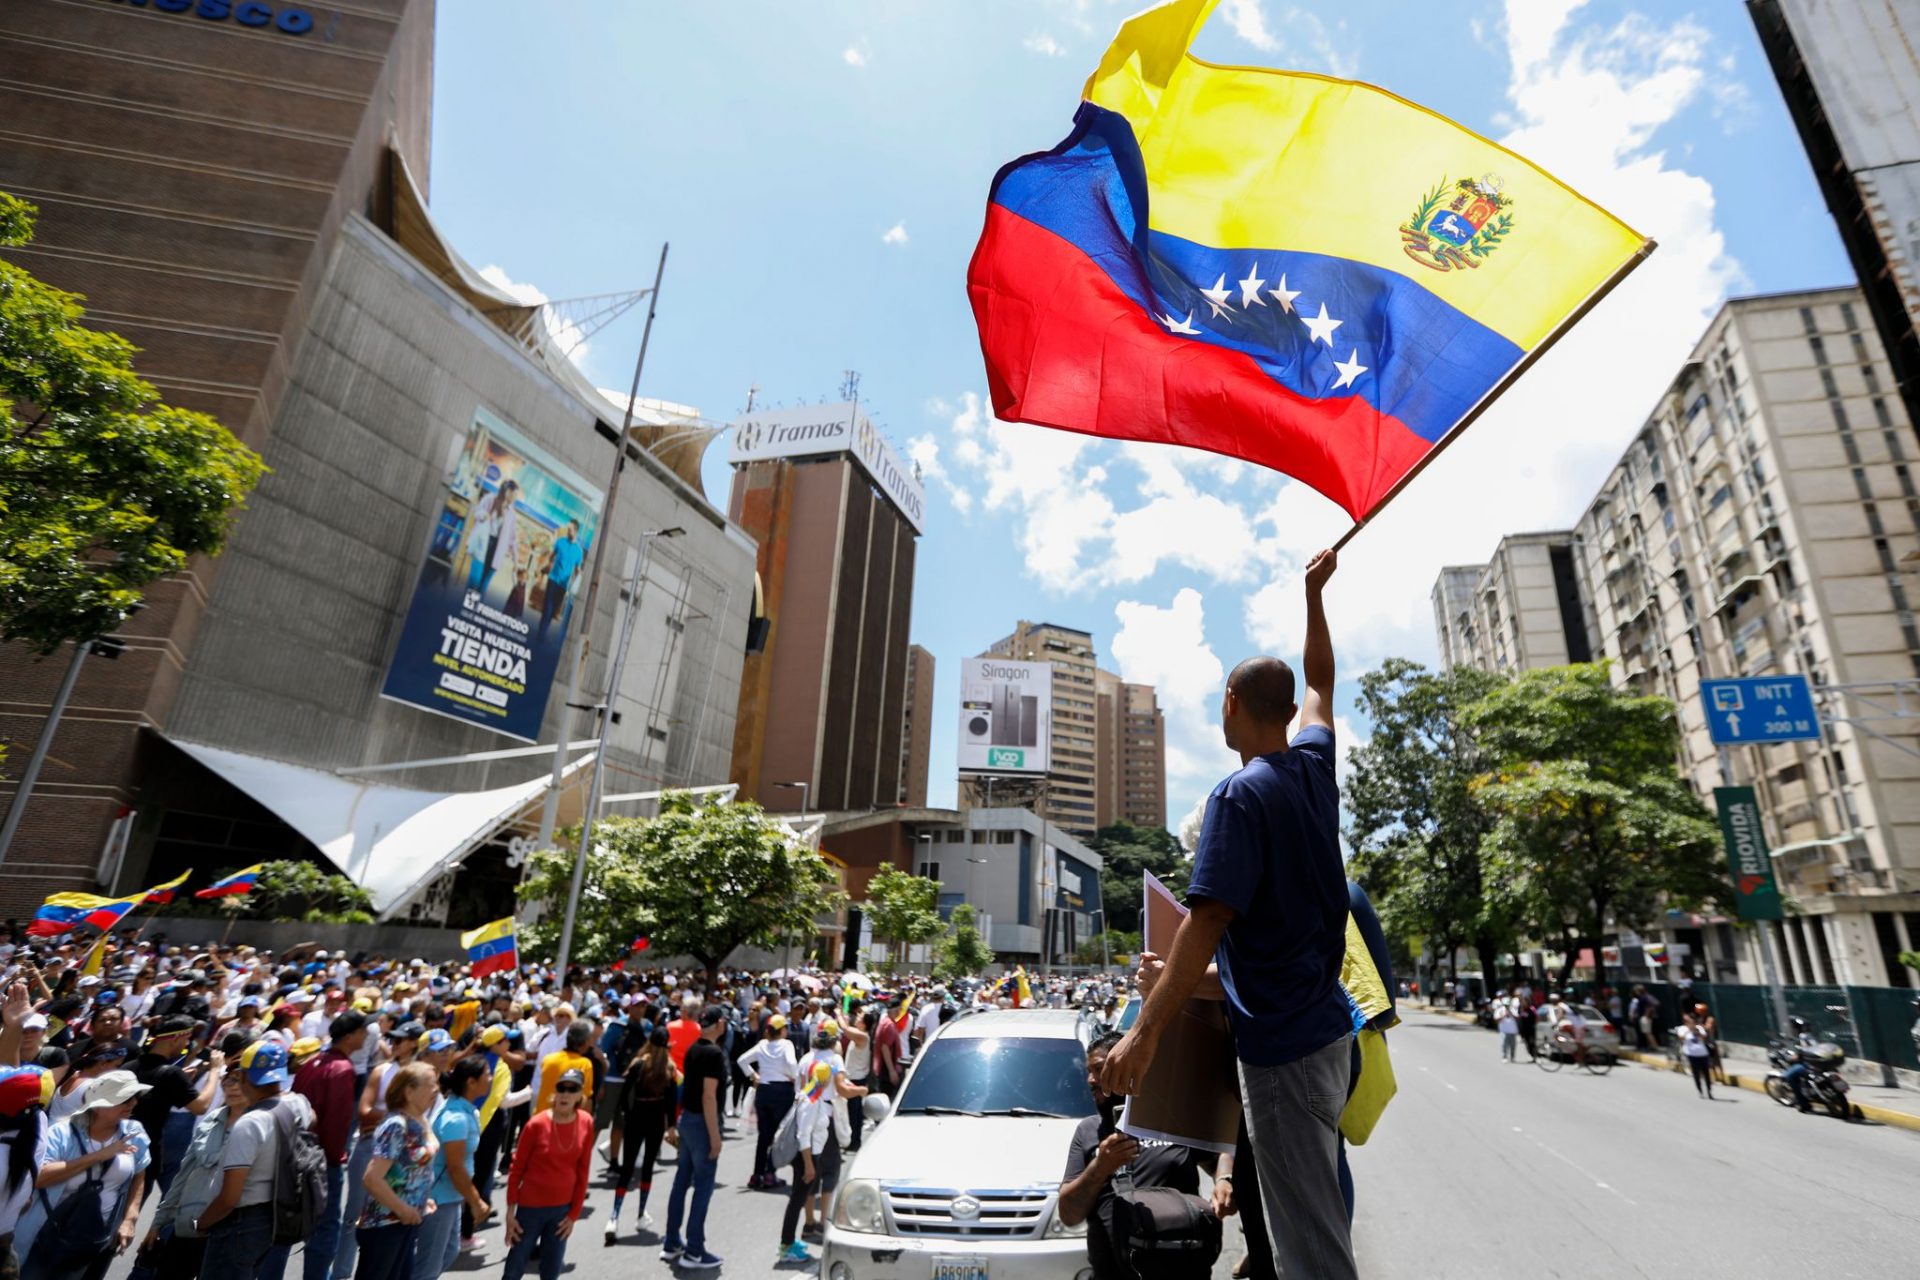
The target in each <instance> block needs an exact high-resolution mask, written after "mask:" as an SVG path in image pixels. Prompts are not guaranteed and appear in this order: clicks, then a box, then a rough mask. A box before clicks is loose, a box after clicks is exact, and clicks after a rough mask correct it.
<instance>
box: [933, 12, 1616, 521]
mask: <svg viewBox="0 0 1920 1280" xmlns="http://www.w3.org/2000/svg"><path fill="white" fill-rule="evenodd" d="M1217 3H1218V0H1172V2H1171V3H1167V4H1162V5H1159V6H1158V7H1156V8H1153V9H1149V10H1147V11H1146V12H1144V13H1142V14H1140V15H1138V16H1136V17H1134V18H1132V19H1129V20H1128V21H1127V22H1125V23H1124V24H1122V26H1121V28H1120V32H1119V34H1118V36H1116V38H1115V40H1114V43H1113V45H1112V47H1111V48H1109V49H1108V50H1107V52H1106V55H1105V56H1104V57H1103V58H1102V59H1101V62H1100V66H1099V68H1098V69H1097V70H1096V71H1095V72H1094V73H1093V75H1092V77H1091V78H1090V79H1089V80H1088V81H1087V85H1086V90H1085V93H1084V98H1085V101H1083V102H1082V103H1081V105H1080V108H1079V112H1078V114H1077V115H1076V116H1075V127H1074V130H1073V132H1072V133H1071V134H1070V135H1068V137H1067V139H1066V140H1065V141H1064V142H1062V143H1061V144H1060V145H1059V146H1057V147H1055V148H1054V149H1053V150H1052V151H1048V152H1042V153H1039V154H1036V155H1030V156H1026V157H1023V158H1022V159H1019V160H1015V161H1014V162H1013V163H1011V164H1009V165H1007V166H1006V167H1005V168H1003V169H1002V170H1001V171H1000V172H999V174H998V175H997V176H996V177H995V178H994V182H993V188H992V191H991V194H990V195H989V197H988V201H989V202H988V205H987V218H986V226H985V228H984V230H983V231H982V233H981V237H980V243H979V247H978V248H977V249H976V250H975V251H974V255H973V261H972V264H971V265H970V267H969V269H968V273H967V288H968V293H969V295H970V297H971V299H972V303H973V310H974V318H975V320H976V322H977V324H978V326H979V330H980V346H981V351H982V354H983V355H984V356H985V358H986V367H987V380H988V386H989V388H990V390H991V391H992V395H993V405H994V410H995V412H996V413H997V414H998V415H999V416H1000V417H1002V418H1005V419H1009V420H1012V421H1018V422H1031V423H1036V424H1038V425H1040V426H1047V427H1058V428H1061V429H1064V430H1068V431H1079V432H1084V433H1087V434H1090V435H1097V436H1107V437H1111V438H1117V439H1128V440H1151V441H1158V442H1163V443H1168V444H1178V445H1186V446H1190V447H1192V448H1196V449H1208V450H1211V451H1213V452H1215V453H1221V454H1226V455H1229V456H1231V457H1236V458H1244V459H1246V460H1247V461H1249V462H1255V463H1259V464H1260V465H1262V466H1268V467H1272V468H1274V469H1275V470H1278V471H1283V472H1285V473H1286V474H1288V475H1291V476H1294V477H1296V478H1298V479H1300V480H1303V481H1305V482H1306V483H1307V484H1309V485H1311V486H1312V487H1313V488H1315V489H1318V490H1319V491H1320V492H1321V493H1323V494H1325V495H1326V496H1327V497H1329V498H1331V499H1333V501H1335V502H1337V503H1339V504H1340V505H1341V506H1342V507H1344V508H1345V509H1346V510H1347V512H1348V513H1349V514H1350V515H1352V516H1353V517H1354V519H1355V520H1356V521H1360V522H1364V521H1365V520H1366V519H1367V518H1368V517H1369V516H1370V515H1371V514H1372V513H1373V512H1374V511H1375V510H1376V509H1377V508H1378V507H1379V506H1380V505H1381V504H1382V503H1384V502H1385V501H1386V499H1388V498H1389V497H1391V496H1392V495H1393V493H1394V492H1395V491H1396V490H1397V487H1398V486H1399V485H1401V484H1402V483H1404V481H1405V480H1406V479H1408V478H1410V477H1411V473H1413V472H1414V471H1415V470H1416V469H1417V468H1418V467H1419V466H1420V465H1421V464H1422V462H1423V461H1424V460H1425V459H1427V458H1428V456H1429V455H1430V454H1432V453H1434V452H1436V451H1437V450H1438V449H1439V448H1440V447H1441V446H1442V445H1443V444H1444V443H1445V442H1446V441H1447V440H1448V438H1449V436H1450V435H1451V434H1452V433H1454V432H1455V431H1456V430H1457V429H1459V428H1461V427H1463V426H1465V425H1467V424H1468V423H1469V422H1470V421H1471V420H1472V419H1473V418H1474V417H1475V416H1477V415H1478V413H1479V412H1480V410H1482V409H1484V408H1485V406H1486V404H1488V403H1490V402H1491V399H1492V398H1493V397H1494V396H1495V395H1497V393H1498V392H1499V391H1500V390H1503V389H1504V387H1505V386H1506V384H1507V383H1508V382H1509V381H1511V379H1512V378H1513V377H1515V376H1517V375H1518V374H1519V372H1520V371H1521V370H1522V369H1523V368H1524V367H1525V365H1526V364H1527V363H1529V362H1530V361H1531V360H1532V359H1533V358H1535V357H1537V355H1538V354H1539V353H1540V352H1541V351H1543V350H1544V349H1545V347H1546V346H1547V345H1550V344H1551V342H1552V340H1553V339H1554V338H1556V337H1557V336H1558V335H1559V334H1560V333H1561V332H1562V331H1564V329H1565V328H1567V327H1568V326H1569V325H1570V324H1571V323H1572V321H1573V320H1574V319H1576V318H1577V317H1578V316H1579V315H1582V314H1584V313H1585V310H1586V308H1587V307H1589V306H1591V305H1592V304H1593V303H1594V302H1595V301H1597V300H1598V298H1599V297H1600V296H1601V295H1602V294H1604V293H1605V291H1606V290H1607V289H1608V288H1610V287H1612V285H1614V284H1616V283H1618V281H1619V280H1620V279H1622V278H1624V276H1625V274H1626V273H1627V271H1629V270H1630V269H1631V268H1632V267H1633V266H1634V265H1637V263H1638V262H1639V261H1641V260H1642V259H1643V258H1644V257H1645V256H1646V255H1647V254H1648V253H1649V252H1651V250H1652V248H1653V245H1652V242H1651V241H1649V240H1647V239H1646V237H1644V236H1642V235H1640V234H1639V233H1637V232H1635V231H1633V230H1632V229H1631V228H1629V227H1627V226H1626V225H1625V224H1624V223H1622V222H1621V221H1620V220H1619V219H1617V218H1615V217H1614V216H1613V215H1611V214H1609V213H1608V212H1607V211H1606V210H1604V209H1602V208H1600V207H1599V206H1598V205H1595V204H1593V203H1592V202H1590V201H1588V200H1586V199H1585V198H1583V197H1582V196H1580V195H1579V194H1578V193H1577V192H1575V191H1573V190H1572V189H1570V188H1568V187H1567V186H1566V185H1565V184H1563V183H1561V182H1560V181H1559V180H1557V179H1555V178H1554V177H1553V176H1552V175H1551V174H1548V173H1546V172H1544V171H1543V170H1541V169H1539V168H1537V167H1536V166H1535V165H1533V164H1531V163H1530V162H1528V161H1527V160H1525V159H1523V158H1522V157H1520V156H1518V155H1515V154H1514V153H1513V152H1511V151H1508V150H1507V149H1506V148H1504V147H1502V146H1500V145H1498V144H1497V143H1494V142H1490V141H1488V140H1487V139H1485V138H1482V137H1480V136H1479V135H1477V134H1475V133H1473V132H1471V131H1470V130H1468V129H1465V128H1462V127H1461V126H1460V125H1457V124H1455V123H1453V122H1452V121H1451V120H1448V119H1446V118H1444V117H1442V116H1439V115H1436V114H1435V113H1433V112H1431V111H1428V110H1426V109H1425V108H1423V107H1419V106H1416V105H1414V104H1413V103H1411V102H1407V101H1405V100H1403V99H1401V98H1398V97H1395V96H1394V95H1393V94H1391V93H1388V92H1386V91H1385V90H1382V89H1377V88H1374V87H1373V86H1371V85H1366V84H1358V83H1355V82H1352V81H1347V80H1333V79H1328V78H1327V77H1324V76H1317V75H1308V74H1305V73H1301V72H1287V71H1276V70H1269V69H1265V68H1258V67H1226V66H1215V65H1212V64H1210V63H1205V62H1201V61H1199V60H1198V59H1196V58H1194V57H1193V56H1192V54H1191V53H1190V52H1188V48H1189V46H1190V45H1191V43H1192V41H1193V37H1194V35H1195V33H1196V32H1197V31H1198V30H1199V28H1200V26H1201V24H1202V23H1204V22H1205V21H1206V19H1207V16H1208V15H1209V14H1210V13H1211V12H1212V10H1213V8H1214V5H1215V4H1217Z"/></svg>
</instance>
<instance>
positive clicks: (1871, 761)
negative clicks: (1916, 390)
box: [1573, 288, 1920, 985]
mask: <svg viewBox="0 0 1920 1280" xmlns="http://www.w3.org/2000/svg"><path fill="white" fill-rule="evenodd" d="M1916 458H1920V437H1916V434H1915V432H1914V427H1913V424H1912V422H1910V421H1909V419H1908V416H1907V413H1906V410H1905V408H1904V406H1903V404H1902V401H1901V399H1900V397H1899V396H1898V394H1897V393H1896V391H1895V387H1894V382H1893V377H1892V372H1891V369H1890V367H1889V364H1888V361H1887V356H1886V353H1885V349H1884V347H1883V346H1882V344H1881V342H1880V338H1879V335H1878V333H1877V332H1876V331H1875V328H1874V325H1873V319H1872V316H1871V315H1870V314H1869V312H1868V310H1867V308H1866V305H1865V302H1864V300H1863V297H1862V295H1861V293H1860V291H1859V290H1857V289H1853V288H1843V289H1823V290H1815V291H1808V292H1798V293H1787V294H1779V295H1773V296H1767V297H1754V298H1741V299H1735V300H1733V301H1730V302H1728V303H1727V304H1726V305H1725V306H1724V307H1723V308H1722V309H1721V311H1720V313H1719V314H1718V315H1717V316H1716V317H1715V318H1714V320H1713V322H1712V323H1711V324H1710V325H1709V326H1708V328H1707V331H1706V334H1705V336H1704V337H1702V338H1701V340H1700V342H1699V344H1698V346H1696V347H1695V349H1694V351H1693V353H1692V355H1691V357H1690V358H1689V359H1688V361H1687V362H1686V364H1685V366H1684V367H1683V368H1682V369H1681V371H1680V373H1679V375H1678V376H1677V377H1676V378H1675V379H1674V381H1673V383H1672V385H1671V387H1670V388H1669V389H1668V391H1667V393H1666V394H1665V395H1664V396H1663V397H1662V399H1661V401H1660V403H1659V405H1658V406H1657V407H1656V408H1655V410H1654V412H1653V414H1652V416H1651V417H1650V418H1649V420H1648V421H1647V423H1646V425H1645V426H1644V427H1643V428H1642V430H1641V431H1640V433H1639V435H1638V436H1637V437H1636V438H1635V439H1634V441H1633V443H1632V444H1631V445H1630V446H1629V448H1628V449H1627V451H1626V453H1625V455H1624V456H1623V457H1622V458H1621V459H1620V462H1619V464H1618V465H1617V466H1616V467H1615V468H1614V469H1613V471H1612V473H1611V474H1610V475H1609V476H1608V478H1607V481H1606V483H1605V485H1604V486H1603V487H1602V488H1601V490H1600V492H1599V493H1598V494H1597V495H1596V496H1595V498H1594V499H1593V502H1592V503H1591V505H1590V506H1589V507H1588V509H1587V511H1586V513H1585V514H1584V515H1583V516H1582V517H1581V518H1580V521H1579V523H1578V526H1577V527H1576V529H1575V531H1574V542H1573V546H1574V550H1575V551H1576V553H1577V555H1578V564H1579V569H1580V574H1581V577H1582V581H1583V586H1584V590H1585V593H1586V595H1587V598H1588V599H1589V600H1590V601H1591V606H1592V609H1593V612H1594V615H1595V619H1596V623H1597V626H1596V630H1595V635H1596V638H1597V640H1598V646H1597V647H1598V648H1599V650H1600V656H1604V657H1606V658H1608V659H1610V660H1612V663H1613V675H1614V679H1615V681H1616V682H1618V683H1619V684H1620V685H1622V686H1625V687H1630V688H1634V689H1639V690H1643V691H1646V692H1650V693H1659V694H1662V695H1664V696H1666V697H1669V698H1671V699H1673V700H1674V701H1675V702H1676V703H1677V704H1678V706H1679V708H1680V722H1681V728H1682V736H1683V745H1682V767H1683V768H1684V769H1685V771H1686V772H1687V774H1688V776H1689V777H1690V778H1691V780H1692V781H1693V784H1694V785H1695V787H1696V788H1697V789H1698V790H1699V792H1700V794H1701V795H1702V796H1703V797H1705V798H1706V799H1708V800H1709V802H1711V798H1712V795H1713V789H1714V788H1715V787H1719V786H1752V787H1754V788H1755V790H1756V793H1757V795H1758V798H1759V800H1760V803H1761V806H1762V809H1763V811H1764V813H1765V815H1766V819H1765V820H1766V827H1767V831H1766V835H1767V838H1768V842H1769V844H1770V846H1771V848H1772V853H1773V859H1774V867H1775V871H1776V874H1777V875H1778V877H1779V879H1780V883H1781V887H1782V890H1783V892H1785V893H1786V894H1788V895H1790V896H1791V898H1792V899H1793V900H1794V901H1795V902H1797V904H1798V907H1799V911H1798V912H1797V913H1793V912H1790V913H1789V916H1788V918H1787V919H1786V920H1785V921H1783V922H1781V923H1779V924H1775V925H1772V926H1770V927H1771V928H1772V929H1773V930H1774V932H1775V939H1776V942H1777V944H1778V950H1777V952H1776V954H1778V955H1780V956H1781V962H1782V965H1783V967H1784V968H1785V970H1786V973H1785V974H1784V975H1783V976H1785V977H1786V979H1787V980H1788V981H1791V982H1797V983H1858V984H1865V985H1886V984H1896V985H1897V984H1900V983H1903V982H1906V981H1907V980H1908V979H1907V971H1906V970H1905V968H1904V967H1903V966H1902V965H1900V964H1899V963H1898V962H1897V960H1896V958H1895V957H1896V956H1897V955H1898V953H1899V952H1900V951H1901V950H1903V949H1907V948H1913V947H1920V718H1915V717H1916V716H1920V697H1916V694H1920V626H1916V622H1915V616H1914V608H1913V596H1914V593H1915V591H1916V589H1917V588H1920V583H1916V580H1915V577H1914V573H1915V570H1916V567H1920V489H1917V488H1916V485H1915V477H1914V469H1915V465H1916V463H1915V459H1916ZM1782 673H1804V674H1806V675H1807V676H1809V677H1810V678H1811V679H1812V681H1813V683H1814V684H1815V685H1816V687H1817V691H1818V699H1819V701H1820V704H1821V718H1822V720H1823V722H1824V724H1825V737H1824V739H1823V740H1822V741H1819V742H1803V743H1790V744H1783V745H1778V746H1765V747H1760V746H1748V747H1731V748H1723V747H1716V746H1714V744H1713V743H1712V742H1711V741H1710V740H1709V737H1708V732H1707V724H1706V715H1705V710H1704V708H1703V706H1702V703H1701V699H1700V681H1701V680H1702V679H1703V678H1717V677H1725V676H1742V675H1746V676H1755V675H1769V674H1782ZM1667 936H1668V938H1669V940H1677V941H1684V942H1686V943H1688V944H1689V945H1690V946H1691V947H1692V948H1693V953H1694V955H1695V956H1697V957H1705V958H1707V960H1708V965H1707V971H1708V973H1709V975H1710V976H1712V977H1715V978H1724V979H1733V978H1735V977H1737V978H1738V979H1739V980H1741V981H1749V982H1751V981H1758V980H1759V979H1760V977H1761V972H1762V971H1761V967H1760V964H1759V955H1758V950H1757V946H1756V935H1755V934H1754V933H1753V932H1752V931H1736V930H1735V929H1733V928H1732V927H1731V925H1730V924H1729V923H1727V922H1724V921H1710V920H1707V921H1703V920H1700V919H1698V918H1695V919H1693V920H1682V921H1679V922H1677V923H1676V924H1675V927H1673V928H1670V929H1669V930H1668V931H1667Z"/></svg>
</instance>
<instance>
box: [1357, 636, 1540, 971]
mask: <svg viewBox="0 0 1920 1280" xmlns="http://www.w3.org/2000/svg"><path fill="white" fill-rule="evenodd" d="M1502 682H1503V680H1502V677H1500V676H1496V675H1491V674H1489V673H1487V672H1484V671H1479V670H1476V669H1474V668H1471V667H1459V668H1455V669H1454V670H1452V671H1449V672H1444V673H1436V672H1432V671H1429V670H1427V669H1426V668H1425V667H1422V666H1421V665H1420V664H1418V663H1415V662H1409V661H1407V660H1406V659H1404V658H1393V659H1389V660H1388V661H1387V662H1386V663H1384V664H1383V665H1382V666H1381V667H1380V668H1379V669H1377V670H1375V671H1370V672H1368V673H1367V674H1366V675H1364V676H1362V677H1361V678H1360V699H1359V701H1360V710H1361V712H1362V713H1363V714H1364V715H1365V716H1366V717H1367V718H1368V720H1369V721H1371V722H1372V725H1373V732H1372V736H1371V737H1369V738H1368V740H1367V742H1366V744H1365V745H1364V746H1361V747H1359V748H1358V749H1356V750H1355V751H1354V752H1353V753H1352V755H1351V757H1350V761H1351V765H1352V775H1351V777H1350V779H1349V781H1348V783H1347V787H1346V794H1345V795H1344V796H1343V797H1342V799H1343V801H1344V802H1345V805H1346V809H1347V814H1348V826H1347V839H1348V843H1349V844H1351V845H1352V847H1353V850H1354V856H1353V861H1352V864H1351V867H1350V873H1351V874H1352V875H1353V876H1354V878H1355V879H1356V880H1358V881H1360V883H1361V884H1362V886H1363V887H1365V889H1366V890H1367V893H1368V896H1369V897H1371V898H1372V900H1373V902H1374V905H1375V908H1376V909H1377V910H1378V911H1379V912H1380V918H1381V922H1382V924H1383V925H1384V926H1385V928H1386V929H1387V931H1388V932H1389V933H1390V934H1392V935H1394V936H1396V937H1399V938H1402V939H1421V940H1424V941H1425V942H1427V943H1429V944H1430V945H1431V946H1432V947H1433V949H1434V954H1436V955H1441V956H1449V957H1450V956H1452V955H1453V954H1454V951H1455V949H1456V948H1458V947H1460V946H1463V945H1470V946H1472V947H1473V948H1474V949H1475V950H1476V951H1478V952H1479V953H1480V956H1481V962H1482V965H1483V966H1488V967H1489V970H1488V971H1489V972H1490V971H1491V969H1490V966H1491V965H1492V964H1493V957H1494V956H1495V955H1496V954H1497V953H1498V952H1500V951H1503V950H1508V949H1510V948H1511V946H1512V943H1513V940H1514V938H1513V925H1514V920H1513V918H1512V912H1511V910H1510V908H1509V906H1508V904H1507V903H1506V902H1505V900H1504V899H1502V898H1500V897H1498V896H1497V895H1489V894H1488V893H1487V892H1486V887H1487V883H1486V875H1485V867H1484V863H1483V859H1482V850H1481V842H1482V840H1483V839H1484V838H1485V836H1486V834H1487V832H1488V830H1489V829H1490V828H1491V827H1492V825H1493V823H1492V819H1491V817H1490V816H1489V815H1488V814H1487V813H1486V811H1485V810H1484V808H1483V807H1482V806H1481V804H1480V803H1479V800H1478V798H1477V797H1476V796H1475V794H1474V783H1475V780H1476V779H1477V778H1479V777H1480V775H1481V774H1483V773H1485V772H1486V771H1487V770H1488V769H1489V768H1490V767H1491V760H1490V758H1489V756H1488V755H1487V752H1486V749H1485V748H1484V746H1483V745H1482V743H1481V740H1480V736H1479V735H1478V734H1477V733H1475V732H1474V731H1473V730H1472V729H1470V728H1469V727H1467V725H1466V724H1465V723H1464V716H1465V712H1466V710H1467V708H1469V707H1471V706H1473V705H1474V704H1475V703H1476V702H1478V701H1479V700H1480V699H1482V698H1484V697H1485V696H1487V695H1488V694H1489V693H1491V692H1492V691H1493V690H1495V689H1496V688H1498V687H1500V685H1501V684H1502Z"/></svg>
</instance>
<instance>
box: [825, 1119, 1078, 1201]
mask: <svg viewBox="0 0 1920 1280" xmlns="http://www.w3.org/2000/svg"><path fill="white" fill-rule="evenodd" d="M1079 1125H1080V1122H1079V1120H1077V1119H1064V1120H1053V1119H1045V1118H1041V1117H1036V1116H916V1115H905V1116H888V1117H887V1118H886V1120H884V1121H882V1122H881V1124H880V1127H879V1128H878V1129H877V1130H869V1131H868V1132H867V1134H866V1135H865V1136H864V1137H863V1138H862V1139H861V1143H860V1151H859V1153H858V1154H857V1155H855V1156H854V1158H853V1165H852V1167H851V1168H850V1169H849V1170H848V1171H847V1172H846V1173H845V1174H844V1175H843V1177H845V1178H875V1179H878V1180H879V1181H881V1182H917V1183H920V1184H922V1185H924V1186H929V1187H942V1188H950V1189H953V1190H958V1191H964V1190H971V1189H977V1188H994V1189H1000V1190H1013V1189H1016V1188H1019V1187H1027V1186H1033V1185H1036V1184H1037V1185H1044V1186H1054V1185H1056V1184H1057V1183H1058V1182H1059V1181H1060V1176H1061V1174H1063V1173H1065V1172H1066V1168H1067V1149H1068V1148H1069V1147H1071V1146H1072V1145H1073V1131H1074V1130H1075V1129H1076V1128H1078V1127H1079Z"/></svg>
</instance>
